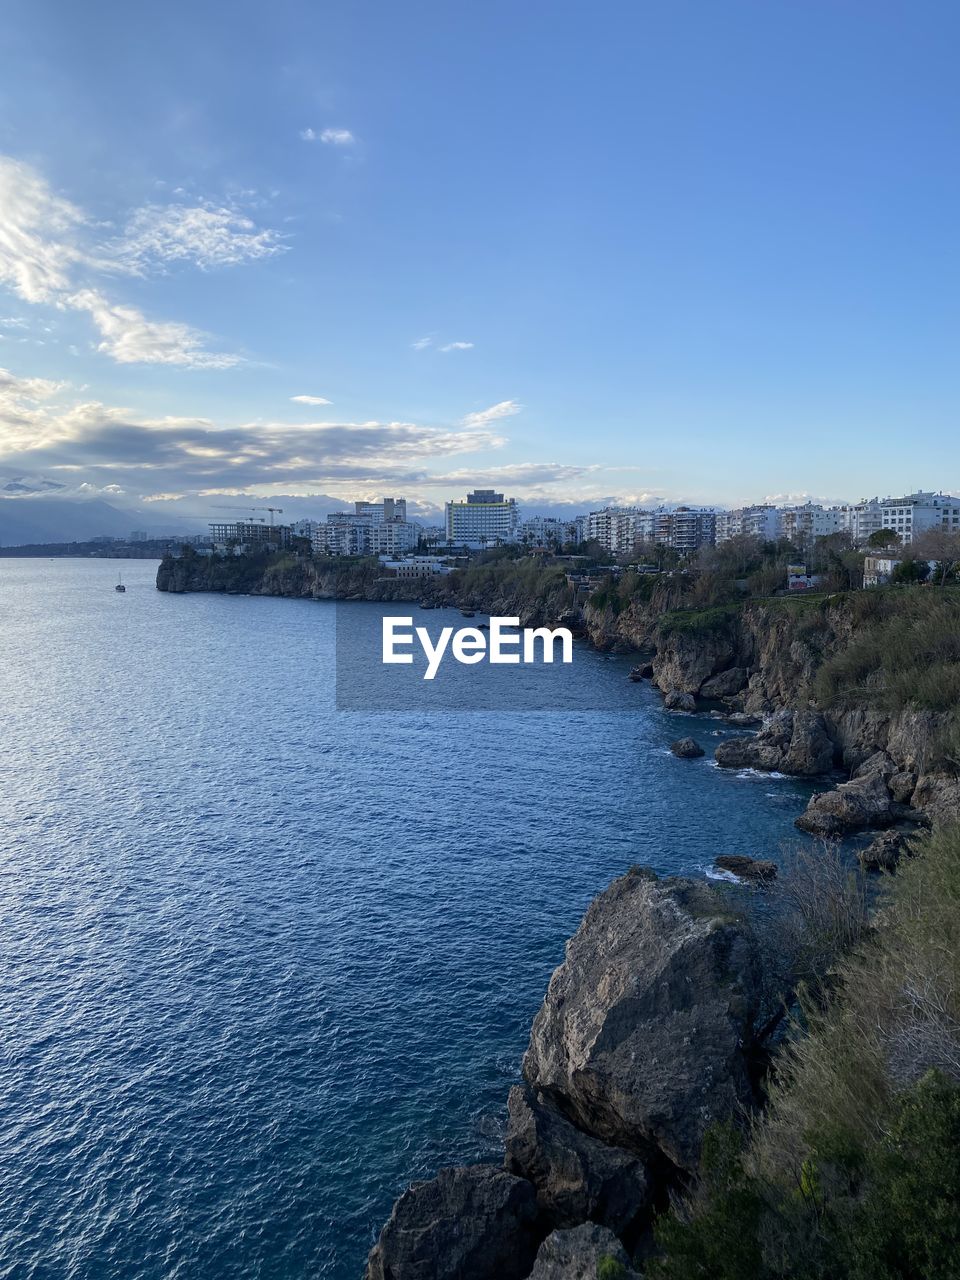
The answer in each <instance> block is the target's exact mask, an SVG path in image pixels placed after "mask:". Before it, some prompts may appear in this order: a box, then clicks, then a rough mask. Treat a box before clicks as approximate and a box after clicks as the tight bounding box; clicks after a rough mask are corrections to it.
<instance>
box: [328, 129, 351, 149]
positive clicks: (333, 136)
mask: <svg viewBox="0 0 960 1280" xmlns="http://www.w3.org/2000/svg"><path fill="white" fill-rule="evenodd" d="M320 141H321V142H325V143H326V144H327V145H328V146H331V147H352V146H353V144H354V142H356V138H354V136H353V134H352V133H351V132H350V130H349V129H324V131H323V133H321V135H320Z"/></svg>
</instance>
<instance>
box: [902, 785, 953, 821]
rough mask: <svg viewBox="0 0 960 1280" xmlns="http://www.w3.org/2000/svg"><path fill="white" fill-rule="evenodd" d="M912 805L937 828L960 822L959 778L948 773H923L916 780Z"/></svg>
mask: <svg viewBox="0 0 960 1280" xmlns="http://www.w3.org/2000/svg"><path fill="white" fill-rule="evenodd" d="M912 803H913V804H914V805H915V806H916V808H918V809H920V810H921V811H922V814H923V816H924V817H925V818H926V819H928V820H929V821H930V822H932V823H933V825H934V826H939V825H940V824H942V823H949V822H957V821H958V820H960V778H957V777H956V776H954V775H953V774H949V773H925V774H923V775H922V776H921V777H920V778H918V779H917V786H916V790H915V791H914V793H913V796H912Z"/></svg>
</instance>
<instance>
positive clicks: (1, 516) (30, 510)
mask: <svg viewBox="0 0 960 1280" xmlns="http://www.w3.org/2000/svg"><path fill="white" fill-rule="evenodd" d="M134 529H142V530H144V532H145V533H156V534H157V535H158V536H159V535H160V534H161V533H169V532H170V530H171V525H170V523H169V522H167V523H166V524H163V523H160V522H159V521H157V520H156V519H155V518H151V517H150V516H144V515H141V514H140V513H139V512H136V511H120V510H118V509H117V508H116V507H111V506H110V504H109V503H107V502H102V501H100V500H99V499H97V498H90V499H87V500H84V501H82V502H71V501H70V500H68V499H66V498H13V497H6V498H5V497H3V496H2V493H0V545H2V546H4V547H17V546H22V545H23V544H24V543H28V542H85V541H86V540H87V539H89V538H98V537H112V538H126V537H129V536H130V533H131V532H132V531H133V530H134Z"/></svg>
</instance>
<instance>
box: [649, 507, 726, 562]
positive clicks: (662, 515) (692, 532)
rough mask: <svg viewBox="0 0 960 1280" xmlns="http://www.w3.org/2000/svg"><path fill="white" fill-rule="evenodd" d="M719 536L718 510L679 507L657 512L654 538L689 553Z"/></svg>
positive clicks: (709, 543)
mask: <svg viewBox="0 0 960 1280" xmlns="http://www.w3.org/2000/svg"><path fill="white" fill-rule="evenodd" d="M716 540H717V513H716V512H715V511H713V510H712V509H710V508H700V509H697V508H694V507H677V508H676V509H675V510H673V511H665V510H660V511H656V512H654V520H653V541H654V542H656V543H659V544H660V545H661V546H664V547H672V548H673V550H674V551H678V552H679V553H680V554H681V555H690V554H691V552H694V551H697V550H698V549H699V548H700V547H710V546H713V544H714V543H715V542H716Z"/></svg>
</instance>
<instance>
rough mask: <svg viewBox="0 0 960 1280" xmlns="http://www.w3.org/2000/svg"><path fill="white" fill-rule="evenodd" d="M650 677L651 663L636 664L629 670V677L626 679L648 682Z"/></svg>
mask: <svg viewBox="0 0 960 1280" xmlns="http://www.w3.org/2000/svg"><path fill="white" fill-rule="evenodd" d="M652 675H653V663H652V662H638V663H637V665H636V666H635V667H631V668H630V675H629V677H628V678H629V679H630V680H633V681H637V680H649V679H650V678H651V677H652Z"/></svg>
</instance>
